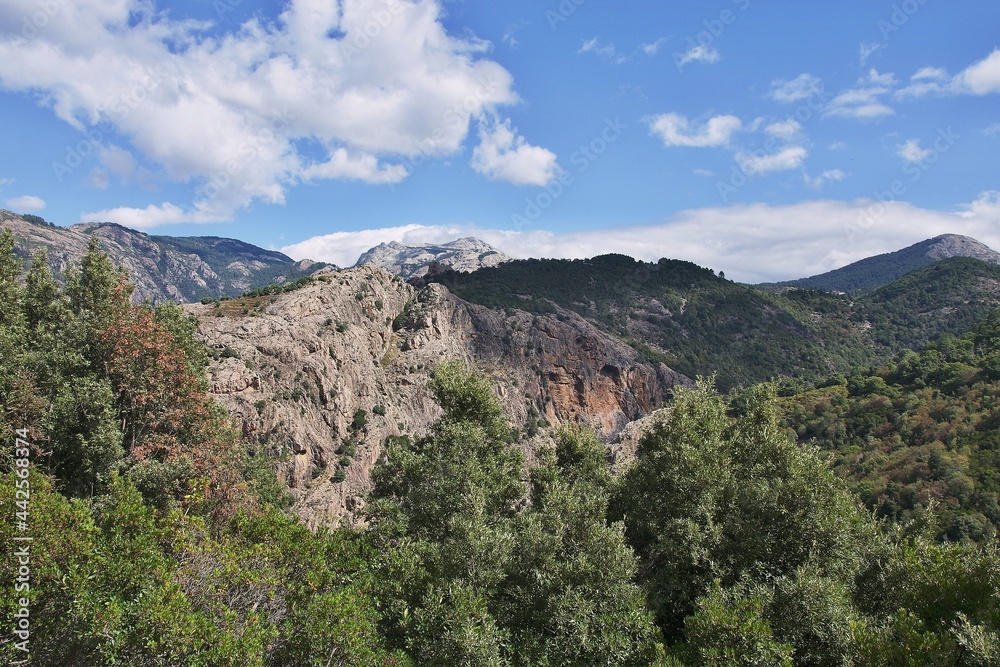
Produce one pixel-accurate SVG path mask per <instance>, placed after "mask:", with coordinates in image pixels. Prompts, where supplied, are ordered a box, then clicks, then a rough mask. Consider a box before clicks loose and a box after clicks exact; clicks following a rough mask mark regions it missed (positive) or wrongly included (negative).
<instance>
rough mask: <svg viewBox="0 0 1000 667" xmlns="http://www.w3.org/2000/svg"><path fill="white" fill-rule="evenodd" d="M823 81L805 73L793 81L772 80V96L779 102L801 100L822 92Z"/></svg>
mask: <svg viewBox="0 0 1000 667" xmlns="http://www.w3.org/2000/svg"><path fill="white" fill-rule="evenodd" d="M822 91H823V82H822V81H821V80H820V79H819V78H818V77H815V76H813V75H812V74H808V73H803V74H799V75H798V76H797V77H795V78H794V79H792V80H791V81H786V80H784V79H776V80H774V81H772V82H771V92H770V93H769V94H770V97H771V98H772V99H774V100H776V101H778V102H784V103H786V104H790V103H792V102H801V101H802V100H807V99H809V98H810V97H813V96H815V95H819V94H821V93H822Z"/></svg>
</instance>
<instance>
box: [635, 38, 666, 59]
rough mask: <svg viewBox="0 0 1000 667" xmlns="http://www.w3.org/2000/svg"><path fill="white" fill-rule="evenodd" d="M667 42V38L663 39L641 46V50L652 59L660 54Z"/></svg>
mask: <svg viewBox="0 0 1000 667" xmlns="http://www.w3.org/2000/svg"><path fill="white" fill-rule="evenodd" d="M666 41H667V38H666V37H661V38H660V39H658V40H656V41H655V42H652V43H650V44H640V45H639V50H640V51H642V52H643V53H644V54H645V55H647V56H649V57H650V58H652V57H653V56H655V55H656V54H657V53H659V52H660V48H661V47H662V46H663V45H664V44H665V43H666Z"/></svg>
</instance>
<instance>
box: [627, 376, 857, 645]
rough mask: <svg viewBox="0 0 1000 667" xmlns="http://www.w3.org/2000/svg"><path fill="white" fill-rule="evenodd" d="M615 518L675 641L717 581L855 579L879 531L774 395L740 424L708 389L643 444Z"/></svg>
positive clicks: (705, 385)
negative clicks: (805, 576)
mask: <svg viewBox="0 0 1000 667" xmlns="http://www.w3.org/2000/svg"><path fill="white" fill-rule="evenodd" d="M615 514H616V515H617V516H621V517H623V518H624V521H625V525H626V534H627V536H628V538H629V542H630V544H631V545H632V546H633V548H634V549H635V551H636V553H637V554H638V556H639V559H640V573H641V575H640V578H641V580H642V582H643V583H644V584H645V585H646V587H647V590H648V592H649V600H650V604H651V606H652V608H653V610H654V611H655V612H656V615H657V621H658V623H659V624H660V627H661V628H663V630H664V632H665V633H666V635H667V637H668V638H669V639H672V640H679V639H680V638H681V637H682V628H683V620H684V618H685V617H686V616H688V615H690V614H691V613H692V612H693V610H694V608H695V602H696V600H697V599H698V598H699V597H701V596H702V595H704V594H705V593H706V592H708V591H709V590H710V589H711V587H712V586H713V582H715V581H719V582H721V585H722V586H723V587H724V588H725V587H729V586H733V585H735V584H736V583H738V582H739V581H741V580H744V579H749V580H755V581H770V580H773V579H775V578H778V577H783V576H788V575H791V574H793V573H794V572H795V571H796V570H797V569H798V568H800V567H801V566H803V565H806V564H811V565H813V566H814V567H816V568H817V570H818V571H819V572H820V573H822V574H824V575H830V576H833V577H834V578H837V579H840V580H846V581H849V580H850V579H851V577H852V576H853V573H854V572H855V571H856V569H857V567H858V562H859V559H860V550H861V549H862V548H863V547H864V545H865V544H866V543H867V540H869V539H870V538H871V536H872V534H873V525H872V524H871V521H870V520H868V519H866V515H865V514H864V513H863V512H862V511H860V509H859V507H858V506H857V502H856V501H855V500H854V499H853V498H852V497H851V496H850V495H849V494H848V493H847V492H846V490H845V489H844V488H843V487H842V485H841V484H840V483H839V482H838V480H836V478H835V477H834V476H833V475H832V474H831V473H830V471H829V470H828V468H827V466H826V464H825V463H824V462H823V461H822V460H820V459H819V458H818V456H817V455H816V454H815V453H814V452H812V451H809V450H806V449H802V448H799V447H798V446H797V445H796V444H795V443H794V442H792V441H791V440H790V439H789V438H787V437H786V436H785V435H784V434H783V433H782V432H781V431H780V429H779V427H778V423H777V416H776V413H775V410H774V392H773V388H771V387H768V386H761V387H758V388H755V389H754V390H753V392H752V393H751V395H750V396H749V398H748V402H747V406H746V408H745V409H744V410H743V414H742V415H741V416H740V417H739V418H738V419H733V418H731V417H729V416H728V415H727V412H726V403H725V401H724V400H723V399H722V398H721V397H719V396H717V395H715V393H714V392H713V390H712V386H711V383H710V382H705V381H701V382H700V383H699V385H698V387H697V388H695V389H680V390H678V391H677V392H676V396H675V401H674V404H673V406H672V408H671V410H670V412H669V416H667V417H666V419H665V420H663V421H662V422H661V423H660V424H658V425H657V426H656V427H654V428H653V429H652V430H651V431H650V432H649V433H648V434H647V435H646V436H645V437H644V438H643V439H642V441H641V443H640V457H639V459H638V461H637V462H636V464H635V465H634V466H633V467H632V468H631V469H630V470H629V471H627V473H626V474H625V475H624V476H623V479H622V482H621V484H620V487H619V489H618V492H617V498H616V502H615Z"/></svg>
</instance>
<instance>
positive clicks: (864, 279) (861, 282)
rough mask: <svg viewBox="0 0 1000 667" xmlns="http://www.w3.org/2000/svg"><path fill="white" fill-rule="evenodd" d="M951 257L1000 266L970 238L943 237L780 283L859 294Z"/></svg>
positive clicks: (995, 257)
mask: <svg viewBox="0 0 1000 667" xmlns="http://www.w3.org/2000/svg"><path fill="white" fill-rule="evenodd" d="M950 257H971V258H973V259H978V260H981V261H984V262H989V263H990V264H1000V253H998V252H996V251H994V250H993V249H991V248H989V247H987V246H986V245H983V244H982V243H980V242H979V241H977V240H975V239H973V238H969V237H968V236H959V235H957V234H944V235H943V236H937V237H935V238H932V239H928V240H926V241H921V242H920V243H917V244H915V245H912V246H910V247H908V248H903V249H902V250H897V251H896V252H890V253H886V254H884V255H877V256H875V257H869V258H867V259H862V260H861V261H858V262H854V263H853V264H848V265H847V266H844V267H842V268H839V269H836V270H834V271H829V272H827V273H822V274H819V275H816V276H812V277H810V278H802V279H801V280H792V281H788V282H783V283H779V284H780V285H788V286H792V287H808V288H812V289H825V290H832V291H839V292H860V291H865V290H870V289H874V288H876V287H881V286H882V285H886V284H888V283H890V282H892V281H893V280H896V279H897V278H901V277H902V276H904V275H906V274H907V273H909V272H911V271H913V270H914V269H919V268H920V267H922V266H927V265H929V264H933V263H934V262H938V261H940V260H942V259H948V258H950Z"/></svg>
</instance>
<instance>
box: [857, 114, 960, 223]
mask: <svg viewBox="0 0 1000 667" xmlns="http://www.w3.org/2000/svg"><path fill="white" fill-rule="evenodd" d="M961 138H962V136H961V135H960V134H958V133H957V132H955V131H954V130H952V129H951V127H950V126H949V127H947V128H939V129H938V131H937V135H936V136H935V137H934V143H933V144H932V147H931V148H929V149H927V150H926V151H925V154H924V155H923V156H921V157H920V159H918V160H913V161H909V162H907V163H906V165H904V166H903V170H902V171H903V176H906V177H907V178H905V179H904V178H897V179H895V180H893V181H892V183H890V184H889V186H888V187H887V188H885V189H879V190H877V191H876V192H875V197H874V200H873V201H872V203H870V204H869V205H868V206H866V207H865V209H864V210H863V211H861V212H860V213H858V217H857V219H855V220H854V222H850V223H845V225H844V235H845V236H846V237H847V241H848V243H854V242H855V240H856V239H857V237H858V236H859V235H860V234H863V233H865V232H867V231H868V230H870V229H871V228H872V227H874V226H875V224H876V223H877V222H878V220H879V218H881V217H883V216H884V215H885V214H886V213H887V211H888V209H889V205H890V204H894V203H896V202H898V201H900V199H901V198H902V197H903V196H904V195H905V194H906V193H907V192H908V191H909V189H910V187H911V186H912V185H913V184H914V183H917V182H919V181H920V179H921V178H923V176H924V174H926V173H927V172H928V171H930V170H931V169H932V168H933V167H934V165H935V164H937V162H938V160H940V159H941V157H942V156H943V155H944V154H945V153H947V152H948V151H950V150H951V149H952V148H953V147H954V146H955V144H956V143H958V141H959V139H961Z"/></svg>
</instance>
